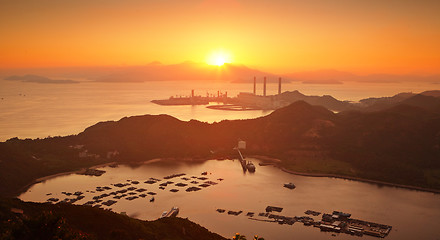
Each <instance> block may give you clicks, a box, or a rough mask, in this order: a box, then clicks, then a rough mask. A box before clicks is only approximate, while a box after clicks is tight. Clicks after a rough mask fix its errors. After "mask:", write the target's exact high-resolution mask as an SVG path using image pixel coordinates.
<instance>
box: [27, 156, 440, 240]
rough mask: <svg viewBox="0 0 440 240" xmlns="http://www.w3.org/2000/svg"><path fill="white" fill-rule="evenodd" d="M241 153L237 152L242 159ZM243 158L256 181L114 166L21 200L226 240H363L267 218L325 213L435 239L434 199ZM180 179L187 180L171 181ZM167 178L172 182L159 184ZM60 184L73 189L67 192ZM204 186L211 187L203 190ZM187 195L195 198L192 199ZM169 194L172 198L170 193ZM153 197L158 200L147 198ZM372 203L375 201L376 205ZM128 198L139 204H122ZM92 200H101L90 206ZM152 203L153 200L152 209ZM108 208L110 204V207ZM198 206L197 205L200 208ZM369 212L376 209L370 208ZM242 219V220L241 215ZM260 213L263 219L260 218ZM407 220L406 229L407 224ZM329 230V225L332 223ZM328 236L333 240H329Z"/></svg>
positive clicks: (173, 167) (225, 172) (205, 171)
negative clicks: (174, 211) (188, 226)
mask: <svg viewBox="0 0 440 240" xmlns="http://www.w3.org/2000/svg"><path fill="white" fill-rule="evenodd" d="M245 152H246V151H242V153H244V155H246V154H245ZM237 155H238V153H237ZM244 157H245V159H246V160H250V161H252V162H253V163H254V164H255V165H256V166H257V169H256V172H255V174H248V172H246V174H243V171H242V166H241V163H239V161H238V160H237V159H238V156H237V158H235V160H232V159H230V160H209V161H206V162H197V163H189V162H169V161H164V160H161V161H154V162H149V163H147V164H144V165H140V166H128V165H124V164H119V165H118V166H117V167H116V168H111V167H109V166H106V167H102V168H99V170H104V171H106V173H105V174H103V175H101V176H100V177H96V176H84V175H77V174H71V175H66V176H60V177H56V178H52V179H49V180H47V181H45V182H44V183H38V184H36V185H34V186H32V187H31V188H30V189H29V191H28V192H26V193H24V194H23V195H21V196H20V198H21V199H23V200H25V201H30V200H33V201H37V202H46V201H47V200H49V199H50V198H55V199H58V201H55V202H57V203H58V202H60V201H63V200H65V199H77V198H78V195H80V196H83V198H81V199H79V200H76V201H74V202H73V203H72V204H76V205H83V204H85V203H87V202H89V201H93V202H90V203H89V204H90V205H89V206H91V207H100V208H103V209H108V210H110V209H111V211H113V212H116V213H121V212H125V213H126V214H127V215H128V216H130V217H135V218H139V219H142V220H156V219H158V218H159V217H160V216H161V215H162V213H163V212H164V211H167V212H168V211H170V209H171V208H172V207H178V208H179V213H178V215H177V217H181V218H189V219H190V220H191V221H194V222H196V223H198V224H202V225H203V226H204V227H206V228H208V229H210V230H211V231H213V232H216V233H219V234H221V235H223V236H225V237H227V236H230V235H231V229H233V230H234V231H233V232H240V233H241V234H244V235H246V236H253V235H255V234H258V235H259V236H262V237H264V238H265V239H277V240H290V239H292V238H295V239H312V240H314V239H316V240H320V239H344V240H355V239H361V238H360V237H359V236H356V235H355V234H353V235H351V234H347V233H342V232H341V233H338V232H334V231H321V229H320V228H319V227H314V226H315V225H313V224H311V223H312V222H311V221H307V220H310V219H308V218H302V220H301V219H300V218H298V219H297V220H299V222H298V221H295V222H294V223H293V224H292V225H289V224H287V222H286V223H284V224H279V223H278V222H280V219H279V218H277V219H275V218H269V216H270V215H271V214H272V215H273V217H276V216H285V217H290V218H292V217H295V216H296V217H309V218H312V219H313V222H319V221H322V216H323V213H324V214H332V213H333V212H332V211H333V210H338V211H342V212H346V213H347V212H348V213H351V214H352V216H351V217H350V219H357V221H356V220H351V221H350V222H349V223H350V226H351V227H350V230H353V229H356V227H357V226H358V225H359V224H361V225H365V223H362V222H360V221H364V222H369V223H378V224H384V225H388V226H392V228H391V230H390V232H389V233H388V235H387V236H386V239H389V240H402V239H403V240H410V239H420V238H421V239H435V236H434V235H430V234H429V233H430V232H429V229H435V226H436V224H435V223H436V221H435V220H436V219H437V217H440V212H436V211H435V210H434V211H433V208H432V206H437V205H438V204H440V202H439V200H438V196H437V195H435V194H432V193H424V192H416V191H410V190H406V189H399V188H392V187H387V186H382V187H378V186H377V185H374V184H368V183H362V182H357V181H349V180H343V179H336V178H315V177H306V176H297V175H291V174H288V173H285V172H283V171H281V170H280V169H278V168H276V167H273V166H270V165H269V166H260V165H259V163H260V161H259V160H257V159H254V158H250V157H246V156H244ZM180 174H185V175H181V176H178V177H177V176H176V175H180ZM169 176H175V177H172V178H169V179H164V178H165V177H167V178H168V177H169ZM205 178H206V179H205ZM127 180H129V181H127ZM66 181H69V182H70V183H71V184H65V182H66ZM209 181H211V182H209ZM170 182H172V183H170ZM192 182H193V183H192ZM212 182H214V183H217V184H212ZM165 183H166V186H165ZM178 183H182V184H187V186H182V187H179V186H177V185H176V184H178ZM285 183H293V184H294V185H295V186H296V188H295V189H292V190H291V189H288V188H286V187H284V184H285ZM161 184H164V186H161ZM202 184H208V185H209V186H207V187H202V186H200V185H202ZM179 185H180V184H179ZM118 186H120V187H118ZM161 187H163V188H164V189H161ZM191 187H194V188H199V189H200V190H197V191H190V190H191V189H190V188H191ZM109 188H111V189H109ZM129 188H130V190H129ZM133 188H135V189H133ZM172 189H175V190H178V191H177V192H173V191H171V190H172ZM187 190H188V191H187ZM118 191H120V192H118ZM62 192H64V193H62ZM113 192H118V193H117V194H114V193H113ZM112 193H113V194H112ZM129 193H131V194H129ZM133 193H134V194H133ZM149 193H150V194H149ZM152 193H156V195H151V194H152ZM366 193H371V194H366ZM47 194H50V195H47ZM106 194H108V195H109V196H106ZM124 194H126V195H124ZM378 195H380V196H381V198H379V199H378V198H376V197H375V196H378ZM121 196H122V197H121ZM134 196H136V197H137V198H134V199H133V200H128V199H127V198H128V197H134ZM94 197H100V198H99V199H98V198H97V199H93V198H94ZM114 197H121V198H119V199H118V198H114ZM152 197H154V199H155V200H154V201H153V202H150V200H151V198H152ZM109 200H113V201H116V203H113V202H108V201H109ZM67 201H71V200H66V202H67ZM201 202H202V203H203V204H200V203H201ZM414 202H416V203H417V204H416V206H417V208H414V207H407V206H409V205H410V204H412V205H411V206H413V204H414ZM103 203H106V204H111V205H110V206H107V205H104V204H103ZM372 205H374V206H375V207H374V208H371V206H372ZM268 206H272V207H279V208H282V210H281V212H277V211H272V212H270V213H268V212H266V208H267V207H268ZM428 206H431V207H428ZM217 209H223V210H225V212H223V213H222V214H220V213H219V212H217V211H216V210H217ZM307 210H310V212H307V213H309V214H307V213H305V212H306V211H307ZM229 211H231V212H230V214H228V213H229ZM240 211H242V212H241V213H239V212H240ZM261 213H264V214H265V215H266V214H267V216H259V215H260V214H261ZM234 214H237V215H234ZM248 214H249V215H248ZM313 214H319V215H317V216H314V215H313ZM417 215H423V216H425V217H426V218H425V219H423V222H424V223H423V225H422V224H421V219H417V218H414V217H413V216H417ZM431 216H432V217H431ZM249 218H254V219H257V220H252V219H249ZM407 219H411V220H412V221H411V222H410V223H408V221H406V220H407ZM329 220H330V219H329ZM428 220H429V221H428ZM302 221H304V222H305V224H304V222H302ZM335 221H336V220H335ZM219 223H221V226H220V224H219ZM327 223H328V224H330V225H331V224H333V223H332V222H331V221H329V222H327ZM307 224H311V225H307ZM367 224H368V223H367ZM324 228H325V226H323V229H324ZM365 229H366V228H365ZM336 230H337V229H336ZM431 232H432V231H431ZM332 234H335V235H337V237H336V238H335V237H333V236H332ZM373 238H375V237H373V236H370V235H368V234H367V233H364V234H363V237H362V239H373Z"/></svg>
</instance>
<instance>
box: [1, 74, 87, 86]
mask: <svg viewBox="0 0 440 240" xmlns="http://www.w3.org/2000/svg"><path fill="white" fill-rule="evenodd" d="M5 80H11V81H22V82H33V83H51V84H69V83H79V82H78V81H74V80H69V79H64V80H54V79H50V78H47V77H42V76H38V75H32V74H27V75H24V76H16V75H14V76H10V77H6V78H5Z"/></svg>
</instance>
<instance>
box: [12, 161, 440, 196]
mask: <svg viewBox="0 0 440 240" xmlns="http://www.w3.org/2000/svg"><path fill="white" fill-rule="evenodd" d="M249 157H250V158H255V159H258V160H261V161H262V163H263V164H264V165H263V166H270V165H271V166H274V167H276V168H278V169H280V170H281V171H283V172H286V173H289V174H293V175H298V176H305V177H327V178H339V179H345V180H351V181H358V182H364V183H370V184H376V185H383V186H388V187H397V188H404V189H409V190H415V191H422V192H430V193H434V194H440V189H432V188H424V187H417V186H411V185H404V184H398V183H390V182H384V181H379V180H372V179H366V178H360V177H350V176H344V175H337V174H328V173H306V172H297V171H293V170H289V169H286V168H284V167H281V166H280V165H279V163H281V162H282V160H280V159H277V158H271V157H268V156H262V155H252V156H249ZM210 159H211V158H203V159H190V158H155V159H150V160H146V161H143V162H139V163H140V164H149V163H153V162H156V161H179V160H180V161H185V162H204V161H207V160H210ZM228 159H233V158H229V157H228V158H224V159H218V160H228ZM212 160H215V159H212ZM136 163H138V162H136ZM112 164H129V163H127V162H124V163H119V162H108V163H103V164H98V165H94V166H91V167H88V168H90V169H96V168H100V167H106V166H109V165H112ZM86 169H87V168H81V169H79V170H75V171H69V172H61V173H56V174H51V175H48V176H44V177H41V178H37V179H35V180H33V181H32V182H31V183H29V184H27V185H26V186H24V187H22V188H20V189H19V190H18V191H17V192H16V193H14V194H13V196H14V197H19V196H20V195H21V194H22V193H24V192H26V191H27V190H28V189H29V188H30V187H31V186H32V185H34V184H37V183H40V182H44V181H47V180H49V179H52V178H55V177H59V176H64V175H70V174H74V173H81V172H84V171H85V170H86Z"/></svg>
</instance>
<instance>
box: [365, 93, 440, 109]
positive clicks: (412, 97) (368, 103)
mask: <svg viewBox="0 0 440 240" xmlns="http://www.w3.org/2000/svg"><path fill="white" fill-rule="evenodd" d="M437 94H438V91H426V92H422V93H420V94H414V93H399V94H397V95H395V96H393V97H383V98H367V99H362V100H361V101H360V103H361V105H360V106H361V108H358V110H362V111H369V112H373V111H380V110H384V109H388V108H392V107H394V106H397V105H399V104H406V105H410V106H416V107H420V108H423V109H425V110H428V111H433V112H437V113H438V112H440V98H439V97H434V96H437Z"/></svg>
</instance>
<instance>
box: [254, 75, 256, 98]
mask: <svg viewBox="0 0 440 240" xmlns="http://www.w3.org/2000/svg"><path fill="white" fill-rule="evenodd" d="M256 94H257V78H256V77H254V95H256Z"/></svg>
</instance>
